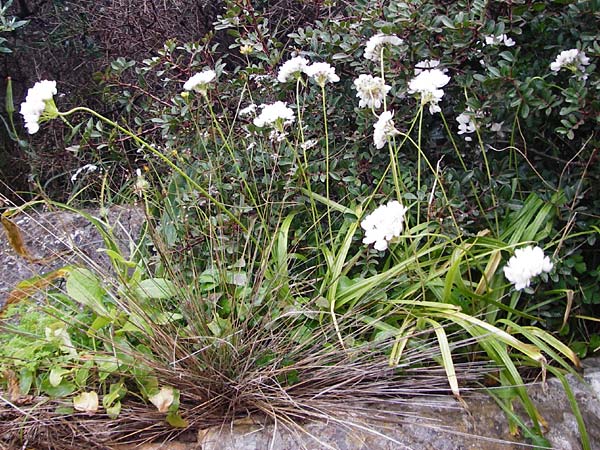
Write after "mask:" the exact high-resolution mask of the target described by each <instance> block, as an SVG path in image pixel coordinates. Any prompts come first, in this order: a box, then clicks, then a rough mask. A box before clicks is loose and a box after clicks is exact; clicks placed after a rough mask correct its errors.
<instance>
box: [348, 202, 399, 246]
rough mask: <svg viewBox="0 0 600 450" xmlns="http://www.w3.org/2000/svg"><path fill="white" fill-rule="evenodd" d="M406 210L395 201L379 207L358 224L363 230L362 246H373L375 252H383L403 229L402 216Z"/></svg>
mask: <svg viewBox="0 0 600 450" xmlns="http://www.w3.org/2000/svg"><path fill="white" fill-rule="evenodd" d="M406 211H408V208H406V207H404V206H402V204H401V203H400V202H398V201H396V200H394V201H391V202H389V203H388V204H387V205H381V206H380V207H379V208H377V209H376V210H375V211H373V212H372V213H371V214H369V215H368V216H367V217H365V219H364V220H363V221H362V222H361V223H360V226H361V227H362V229H363V230H365V237H364V239H363V244H367V245H369V244H373V243H374V244H375V245H374V246H373V247H374V248H375V249H376V250H379V251H384V250H386V249H387V248H388V244H389V242H390V241H391V240H392V239H393V238H395V237H398V236H400V233H402V230H403V228H404V215H405V214H406Z"/></svg>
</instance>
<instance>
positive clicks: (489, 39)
mask: <svg viewBox="0 0 600 450" xmlns="http://www.w3.org/2000/svg"><path fill="white" fill-rule="evenodd" d="M500 44H504V45H505V46H506V47H512V46H513V45H515V44H516V42H515V41H513V40H512V39H511V38H509V37H508V36H507V35H506V34H499V35H498V36H494V35H490V36H485V45H500Z"/></svg>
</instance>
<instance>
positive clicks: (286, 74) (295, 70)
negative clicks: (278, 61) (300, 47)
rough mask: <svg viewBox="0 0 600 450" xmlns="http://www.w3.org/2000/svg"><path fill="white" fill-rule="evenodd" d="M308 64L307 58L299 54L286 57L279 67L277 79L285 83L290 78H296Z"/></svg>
mask: <svg viewBox="0 0 600 450" xmlns="http://www.w3.org/2000/svg"><path fill="white" fill-rule="evenodd" d="M307 66H308V59H306V58H303V57H301V56H296V57H295V58H291V59H288V60H287V61H286V62H284V63H283V65H282V66H281V67H280V68H279V74H278V75H277V80H278V81H279V82H280V83H285V82H287V81H290V80H296V79H298V77H299V76H300V75H301V74H302V72H304V69H306V67H307Z"/></svg>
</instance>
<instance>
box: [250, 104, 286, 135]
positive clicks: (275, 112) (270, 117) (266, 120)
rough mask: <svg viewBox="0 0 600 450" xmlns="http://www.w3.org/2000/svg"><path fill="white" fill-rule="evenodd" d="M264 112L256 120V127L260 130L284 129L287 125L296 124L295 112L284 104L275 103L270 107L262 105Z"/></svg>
mask: <svg viewBox="0 0 600 450" xmlns="http://www.w3.org/2000/svg"><path fill="white" fill-rule="evenodd" d="M260 107H261V108H262V111H261V112H260V114H259V115H258V117H256V118H254V125H256V126H257V127H259V128H264V127H275V128H278V129H281V130H282V129H283V127H284V126H285V125H289V124H291V123H293V122H294V111H292V110H291V109H290V108H288V107H287V105H286V104H285V103H284V102H275V103H272V104H270V105H261V106H260Z"/></svg>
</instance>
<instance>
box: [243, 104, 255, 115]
mask: <svg viewBox="0 0 600 450" xmlns="http://www.w3.org/2000/svg"><path fill="white" fill-rule="evenodd" d="M254 113H256V105H255V104H254V103H251V104H249V105H248V106H246V107H245V108H242V109H240V112H239V115H240V117H247V116H251V115H253V114H254Z"/></svg>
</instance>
